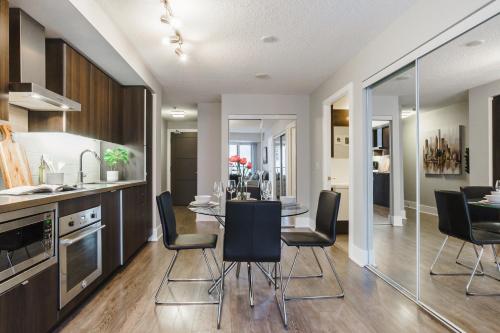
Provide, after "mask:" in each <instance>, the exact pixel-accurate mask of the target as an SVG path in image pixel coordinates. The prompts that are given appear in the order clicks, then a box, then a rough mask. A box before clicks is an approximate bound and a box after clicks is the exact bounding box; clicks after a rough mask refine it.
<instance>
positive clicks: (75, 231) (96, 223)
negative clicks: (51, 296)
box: [59, 206, 105, 308]
mask: <svg viewBox="0 0 500 333" xmlns="http://www.w3.org/2000/svg"><path fill="white" fill-rule="evenodd" d="M104 227H105V225H102V224H101V206H97V207H94V208H91V209H87V210H84V211H80V212H78V213H75V214H71V215H66V216H62V217H60V218H59V301H60V303H59V304H60V308H63V307H64V306H65V305H66V304H68V302H70V301H71V300H72V299H73V298H75V297H76V296H77V295H78V294H79V293H81V292H82V290H84V289H85V288H86V287H87V286H89V285H90V284H91V283H92V282H93V281H94V280H96V279H97V278H98V277H99V276H100V275H101V274H102V242H101V230H102V229H103V228H104Z"/></svg>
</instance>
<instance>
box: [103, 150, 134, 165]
mask: <svg viewBox="0 0 500 333" xmlns="http://www.w3.org/2000/svg"><path fill="white" fill-rule="evenodd" d="M103 159H104V162H105V163H106V164H107V165H108V166H109V167H110V168H111V170H114V169H115V167H116V166H117V165H118V164H120V163H121V164H128V162H129V151H128V150H127V149H125V148H122V147H119V148H114V149H110V148H108V149H106V151H105V152H104V157H103Z"/></svg>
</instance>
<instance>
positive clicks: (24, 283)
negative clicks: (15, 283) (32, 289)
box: [21, 280, 30, 286]
mask: <svg viewBox="0 0 500 333" xmlns="http://www.w3.org/2000/svg"><path fill="white" fill-rule="evenodd" d="M28 283H30V280H25V281H23V282H21V284H22V285H23V286H25V285H27V284H28Z"/></svg>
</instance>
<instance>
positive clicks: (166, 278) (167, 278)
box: [155, 249, 221, 305]
mask: <svg viewBox="0 0 500 333" xmlns="http://www.w3.org/2000/svg"><path fill="white" fill-rule="evenodd" d="M211 250H212V251H211V252H212V257H213V259H214V262H215V265H216V266H217V270H218V271H219V273H220V272H221V271H220V268H219V264H218V262H217V259H216V257H215V253H214V252H213V249H211ZM201 252H202V255H203V259H204V260H205V264H206V265H207V268H208V272H209V273H210V279H199V278H195V279H193V278H182V279H172V278H170V273H171V272H172V269H173V268H174V265H175V263H176V262H177V257H178V255H179V251H175V254H174V256H173V257H172V260H170V263H169V265H168V268H167V271H166V272H165V275H164V276H163V279H162V281H161V284H160V286H159V287H158V290H156V294H155V303H156V304H157V305H195V304H218V303H219V302H218V301H192V302H178V301H160V300H159V295H160V292H161V290H162V289H163V286H164V285H165V282H166V283H167V284H168V283H171V282H202V281H212V282H213V283H214V284H215V285H216V287H217V291H218V292H219V293H220V292H221V291H220V289H219V286H218V284H217V283H216V281H217V279H216V278H215V275H214V273H213V271H212V267H211V266H210V263H209V260H208V256H207V254H206V251H205V249H202V250H201Z"/></svg>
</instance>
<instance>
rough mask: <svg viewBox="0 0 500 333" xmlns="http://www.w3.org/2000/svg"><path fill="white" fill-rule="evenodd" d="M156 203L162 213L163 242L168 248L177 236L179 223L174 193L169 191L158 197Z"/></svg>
mask: <svg viewBox="0 0 500 333" xmlns="http://www.w3.org/2000/svg"><path fill="white" fill-rule="evenodd" d="M156 204H157V206H158V212H159V214H160V221H161V228H162V230H163V244H165V246H166V247H167V248H168V247H170V245H171V244H172V243H173V242H174V241H175V238H176V237H177V224H176V222H175V214H174V208H173V207H172V195H171V194H170V192H169V191H166V192H163V193H162V194H160V195H158V196H157V197H156Z"/></svg>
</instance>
